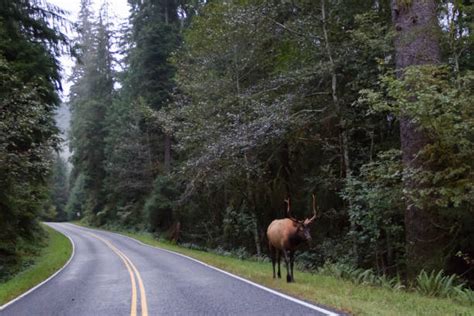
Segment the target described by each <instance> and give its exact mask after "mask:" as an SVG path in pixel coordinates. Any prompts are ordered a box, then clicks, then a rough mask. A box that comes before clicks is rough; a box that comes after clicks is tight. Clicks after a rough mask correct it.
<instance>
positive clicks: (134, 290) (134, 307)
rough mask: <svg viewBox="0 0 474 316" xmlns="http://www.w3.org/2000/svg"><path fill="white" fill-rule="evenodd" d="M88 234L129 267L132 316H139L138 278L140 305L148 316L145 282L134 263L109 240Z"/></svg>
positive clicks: (143, 313)
mask: <svg viewBox="0 0 474 316" xmlns="http://www.w3.org/2000/svg"><path fill="white" fill-rule="evenodd" d="M87 233H88V234H89V235H91V236H92V237H94V238H97V239H99V240H101V241H102V242H103V243H104V244H106V245H107V246H108V247H109V248H110V249H112V251H113V252H115V254H117V256H119V257H120V259H122V261H123V263H124V264H125V266H126V267H127V270H128V273H129V274H130V281H131V283H132V306H131V310H130V316H137V282H136V280H135V276H136V279H137V280H138V287H139V288H140V299H141V300H140V303H141V311H142V316H148V304H147V301H146V294H145V287H144V286H143V281H142V277H141V276H140V272H138V270H137V268H136V267H135V265H134V264H133V262H132V261H131V260H130V259H129V258H128V257H127V256H126V255H125V254H124V253H123V252H121V251H120V250H119V249H118V248H117V247H115V246H114V245H113V244H112V243H111V242H109V241H108V240H106V239H104V238H102V237H100V236H98V235H96V234H94V233H89V232H87Z"/></svg>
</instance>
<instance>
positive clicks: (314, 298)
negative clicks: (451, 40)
mask: <svg viewBox="0 0 474 316" xmlns="http://www.w3.org/2000/svg"><path fill="white" fill-rule="evenodd" d="M77 224H80V223H77ZM80 225H82V224H80ZM116 232H119V233H121V234H124V235H127V236H129V237H132V238H135V239H137V240H140V241H142V242H143V243H146V244H149V245H152V246H157V247H160V248H163V249H168V250H172V251H175V252H178V253H181V254H184V255H187V256H190V257H192V258H195V259H198V260H200V261H203V262H206V263H208V264H210V265H212V266H215V267H218V268H220V269H223V270H226V271H229V272H231V273H233V274H236V275H239V276H241V277H243V278H245V279H248V280H251V281H253V282H256V283H259V284H262V285H265V286H266V287H269V288H272V289H275V290H278V291H280V292H283V293H286V294H289V295H291V296H294V297H298V298H300V299H303V300H307V301H311V302H315V303H318V304H323V305H326V306H330V307H333V308H336V309H338V310H342V311H345V312H348V313H350V314H354V315H397V316H398V315H430V316H431V315H433V316H434V315H443V316H444V315H463V316H464V315H466V316H468V315H474V308H473V307H472V306H468V305H461V304H459V303H457V302H455V301H453V300H450V299H442V298H434V297H427V296H422V295H420V294H418V293H415V292H408V291H395V290H390V289H384V288H380V287H374V286H366V285H356V284H354V283H351V282H349V281H344V280H340V279H337V278H335V277H330V276H323V275H318V274H312V273H308V272H300V271H295V279H296V283H290V284H288V283H286V280H285V278H284V277H285V274H286V272H285V269H284V266H282V268H283V270H282V274H283V278H282V279H275V280H274V279H273V278H272V266H271V263H268V262H256V261H249V260H240V259H236V258H231V257H224V256H220V255H217V254H213V253H209V252H204V251H199V250H192V249H187V248H183V247H180V246H178V245H174V244H171V243H167V242H163V241H158V240H156V239H154V238H153V236H152V235H151V234H148V233H130V232H123V231H116Z"/></svg>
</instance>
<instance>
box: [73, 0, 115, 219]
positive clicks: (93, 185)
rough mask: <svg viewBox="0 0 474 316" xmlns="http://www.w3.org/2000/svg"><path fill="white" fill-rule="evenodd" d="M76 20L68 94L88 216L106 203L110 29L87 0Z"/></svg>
mask: <svg viewBox="0 0 474 316" xmlns="http://www.w3.org/2000/svg"><path fill="white" fill-rule="evenodd" d="M79 17H80V20H79V23H78V28H79V32H78V33H79V34H80V36H79V38H78V43H79V45H80V48H81V53H82V54H81V56H80V62H78V63H77V64H76V66H75V68H74V74H73V86H72V87H71V94H70V107H71V111H72V124H71V142H70V145H71V148H72V150H73V155H72V162H73V166H74V169H73V174H72V176H73V177H72V179H73V181H75V180H76V178H77V176H78V175H79V174H83V176H84V179H85V183H84V189H85V191H86V198H87V207H86V212H87V214H86V215H88V216H89V217H90V219H91V220H95V216H96V215H97V213H98V212H100V211H101V210H102V208H103V206H104V204H105V196H104V192H103V186H104V179H105V166H104V163H105V152H104V150H105V138H106V135H107V131H106V128H105V117H106V112H107V107H108V106H110V104H111V102H112V93H113V77H112V56H111V47H110V45H111V44H110V31H109V29H108V25H107V23H106V21H105V20H106V15H104V13H103V11H101V13H100V16H99V17H98V21H97V22H96V23H94V21H93V16H92V13H91V11H90V1H89V0H83V1H82V2H81V11H80V15H79Z"/></svg>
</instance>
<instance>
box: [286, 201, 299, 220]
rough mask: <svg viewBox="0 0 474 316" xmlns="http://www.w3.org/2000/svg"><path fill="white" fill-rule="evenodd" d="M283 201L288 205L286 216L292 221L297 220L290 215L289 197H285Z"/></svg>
mask: <svg viewBox="0 0 474 316" xmlns="http://www.w3.org/2000/svg"><path fill="white" fill-rule="evenodd" d="M284 201H285V203H286V204H287V205H288V207H287V208H286V214H287V215H288V218H289V219H291V220H292V221H295V222H297V221H298V220H297V219H296V218H294V217H293V216H291V210H290V198H289V197H287V198H286V199H285V200H284Z"/></svg>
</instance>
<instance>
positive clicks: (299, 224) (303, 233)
mask: <svg viewBox="0 0 474 316" xmlns="http://www.w3.org/2000/svg"><path fill="white" fill-rule="evenodd" d="M285 202H286V203H287V209H286V213H287V214H288V218H289V219H291V220H292V221H293V222H294V223H295V224H296V229H297V231H296V233H297V234H298V237H299V238H300V239H301V240H305V241H307V242H311V240H312V239H311V234H310V225H311V224H313V222H314V220H315V219H316V196H315V195H314V194H313V216H312V217H311V218H309V217H308V218H306V219H304V220H297V219H296V218H294V217H293V216H292V215H291V209H290V198H287V199H285Z"/></svg>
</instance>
